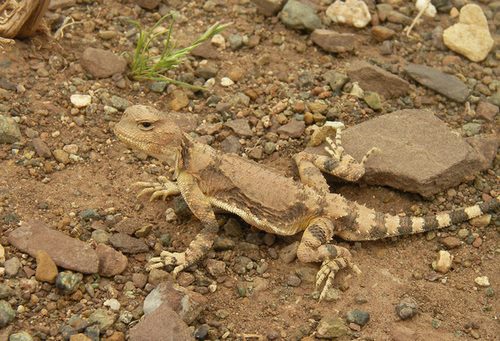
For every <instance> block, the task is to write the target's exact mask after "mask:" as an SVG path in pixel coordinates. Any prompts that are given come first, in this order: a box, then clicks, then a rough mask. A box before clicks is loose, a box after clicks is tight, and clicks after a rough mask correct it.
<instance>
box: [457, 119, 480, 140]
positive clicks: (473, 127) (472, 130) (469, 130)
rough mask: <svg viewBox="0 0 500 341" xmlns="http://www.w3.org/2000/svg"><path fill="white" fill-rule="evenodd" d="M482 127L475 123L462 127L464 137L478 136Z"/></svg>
mask: <svg viewBox="0 0 500 341" xmlns="http://www.w3.org/2000/svg"><path fill="white" fill-rule="evenodd" d="M481 128H482V125H481V123H477V122H469V123H466V124H464V125H463V126H462V130H463V131H464V134H465V136H469V137H470V136H474V135H478V134H479V133H480V132H481Z"/></svg>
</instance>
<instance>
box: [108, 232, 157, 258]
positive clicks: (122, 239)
mask: <svg viewBox="0 0 500 341" xmlns="http://www.w3.org/2000/svg"><path fill="white" fill-rule="evenodd" d="M109 242H110V243H111V245H113V246H114V247H115V248H117V249H118V250H120V251H123V252H124V253H141V252H148V251H149V248H148V246H147V245H146V244H145V243H144V242H143V241H142V240H141V239H137V238H134V237H131V236H129V235H128V234H125V233H115V234H113V235H112V236H111V237H109Z"/></svg>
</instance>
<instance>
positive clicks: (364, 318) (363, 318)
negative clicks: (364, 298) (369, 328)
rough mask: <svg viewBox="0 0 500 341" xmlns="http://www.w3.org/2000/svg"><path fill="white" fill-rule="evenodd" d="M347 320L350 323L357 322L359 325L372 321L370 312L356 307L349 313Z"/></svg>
mask: <svg viewBox="0 0 500 341" xmlns="http://www.w3.org/2000/svg"><path fill="white" fill-rule="evenodd" d="M346 320H347V322H349V323H355V324H357V325H358V326H361V327H363V326H364V325H365V324H367V323H368V321H370V314H369V313H368V312H366V311H363V310H359V309H354V310H351V311H349V312H348V313H347V315H346Z"/></svg>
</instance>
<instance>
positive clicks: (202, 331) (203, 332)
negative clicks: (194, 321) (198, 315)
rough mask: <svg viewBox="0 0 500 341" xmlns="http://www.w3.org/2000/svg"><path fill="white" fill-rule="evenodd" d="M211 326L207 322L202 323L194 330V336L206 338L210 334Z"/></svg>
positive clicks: (201, 338) (200, 338) (199, 338)
mask: <svg viewBox="0 0 500 341" xmlns="http://www.w3.org/2000/svg"><path fill="white" fill-rule="evenodd" d="M208 330H209V327H208V325H207V324H202V325H201V326H199V327H198V328H197V329H196V331H195V332H194V338H195V339H196V340H205V339H206V338H207V336H208Z"/></svg>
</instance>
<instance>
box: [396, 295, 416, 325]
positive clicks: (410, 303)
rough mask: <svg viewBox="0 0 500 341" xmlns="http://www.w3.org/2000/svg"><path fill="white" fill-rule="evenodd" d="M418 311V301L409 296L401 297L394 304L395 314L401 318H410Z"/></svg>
mask: <svg viewBox="0 0 500 341" xmlns="http://www.w3.org/2000/svg"><path fill="white" fill-rule="evenodd" d="M417 313H418V303H417V302H416V301H415V300H414V299H413V298H410V297H406V298H403V299H402V300H401V301H400V302H399V303H398V304H397V305H396V314H397V315H398V316H399V318H400V319H402V320H407V319H409V318H412V317H413V316H415V315H416V314H417Z"/></svg>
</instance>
